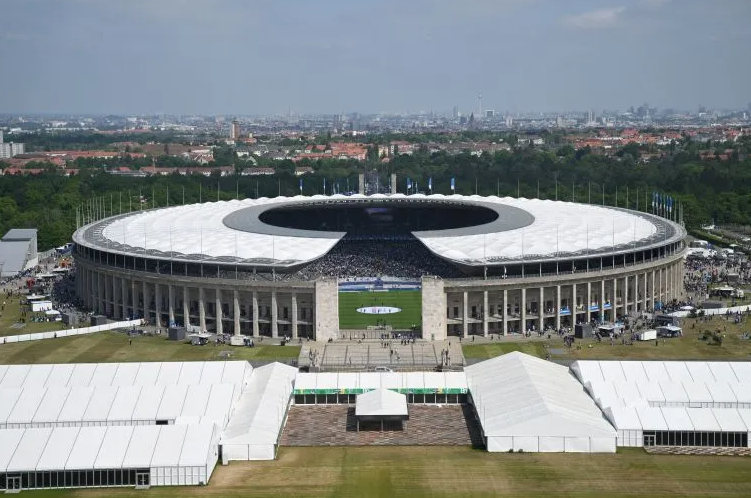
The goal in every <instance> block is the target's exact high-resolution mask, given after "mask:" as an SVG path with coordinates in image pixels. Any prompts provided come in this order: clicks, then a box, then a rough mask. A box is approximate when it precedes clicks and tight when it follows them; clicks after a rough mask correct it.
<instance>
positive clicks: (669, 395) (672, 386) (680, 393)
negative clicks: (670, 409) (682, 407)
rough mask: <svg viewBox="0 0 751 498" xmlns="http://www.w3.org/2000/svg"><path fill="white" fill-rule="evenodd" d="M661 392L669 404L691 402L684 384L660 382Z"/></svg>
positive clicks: (668, 381)
mask: <svg viewBox="0 0 751 498" xmlns="http://www.w3.org/2000/svg"><path fill="white" fill-rule="evenodd" d="M658 384H659V385H660V390H661V391H662V394H663V395H664V396H665V402H667V403H671V402H672V403H688V402H689V401H691V400H690V399H689V397H688V394H686V390H685V389H684V388H683V384H681V383H680V382H677V381H670V380H661V381H659V382H658Z"/></svg>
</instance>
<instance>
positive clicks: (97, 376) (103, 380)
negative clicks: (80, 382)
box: [89, 363, 119, 387]
mask: <svg viewBox="0 0 751 498" xmlns="http://www.w3.org/2000/svg"><path fill="white" fill-rule="evenodd" d="M118 366H119V365H118V364H117V363H100V364H98V365H97V367H96V370H94V376H93V377H92V378H91V382H89V386H91V387H100V386H101V387H105V386H111V385H112V381H113V380H114V379H115V374H116V373H117V368H118Z"/></svg>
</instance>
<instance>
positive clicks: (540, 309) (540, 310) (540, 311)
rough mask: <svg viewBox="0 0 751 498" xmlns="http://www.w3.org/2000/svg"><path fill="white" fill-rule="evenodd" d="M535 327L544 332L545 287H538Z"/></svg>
mask: <svg viewBox="0 0 751 498" xmlns="http://www.w3.org/2000/svg"><path fill="white" fill-rule="evenodd" d="M537 327H538V329H539V331H540V332H542V331H543V330H545V287H540V302H539V303H537Z"/></svg>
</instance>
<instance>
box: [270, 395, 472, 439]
mask: <svg viewBox="0 0 751 498" xmlns="http://www.w3.org/2000/svg"><path fill="white" fill-rule="evenodd" d="M481 444H482V438H481V437H480V429H479V427H478V425H477V422H476V421H475V419H474V417H473V414H472V408H471V407H469V406H468V405H409V420H408V421H406V422H405V423H404V429H403V430H385V431H383V432H381V431H376V430H367V431H360V432H358V431H357V423H356V420H355V407H354V405H295V406H292V408H291V409H290V411H289V415H288V418H287V424H286V425H285V427H284V432H283V433H282V442H281V446H365V445H376V446H418V445H419V446H430V445H442V446H462V445H467V446H470V445H473V446H480V445H481Z"/></svg>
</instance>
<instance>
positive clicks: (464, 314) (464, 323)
mask: <svg viewBox="0 0 751 498" xmlns="http://www.w3.org/2000/svg"><path fill="white" fill-rule="evenodd" d="M463 299H464V300H463V306H462V307H463V309H462V337H467V336H468V335H469V324H468V323H467V315H468V314H469V296H468V295H467V291H464V297H463Z"/></svg>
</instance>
